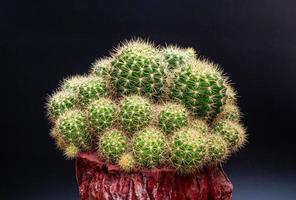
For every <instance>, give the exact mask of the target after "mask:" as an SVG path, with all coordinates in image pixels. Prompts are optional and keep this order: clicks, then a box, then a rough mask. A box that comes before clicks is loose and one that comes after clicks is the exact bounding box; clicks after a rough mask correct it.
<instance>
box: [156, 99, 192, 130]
mask: <svg viewBox="0 0 296 200" xmlns="http://www.w3.org/2000/svg"><path fill="white" fill-rule="evenodd" d="M187 118H188V113H187V111H186V109H185V108H184V107H183V106H182V105H179V104H168V105H165V106H164V107H163V108H162V110H161V111H160V113H159V114H158V127H159V128H160V129H161V130H162V131H164V132H166V133H172V132H173V131H177V130H179V129H180V128H182V127H184V126H185V125H186V124H187V120H188V119H187Z"/></svg>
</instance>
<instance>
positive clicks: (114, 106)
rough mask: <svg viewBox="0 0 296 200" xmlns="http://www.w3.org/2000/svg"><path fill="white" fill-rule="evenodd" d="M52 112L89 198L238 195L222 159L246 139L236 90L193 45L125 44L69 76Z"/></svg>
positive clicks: (55, 133)
mask: <svg viewBox="0 0 296 200" xmlns="http://www.w3.org/2000/svg"><path fill="white" fill-rule="evenodd" d="M47 110H48V116H49V120H50V122H51V123H52V130H51V132H50V135H51V136H52V138H53V139H54V140H55V142H56V145H57V147H58V148H59V149H60V150H61V151H62V152H63V153H64V155H65V156H66V157H67V158H69V159H76V178H77V182H78V185H79V193H80V198H81V199H82V200H87V199H96V200H101V199H108V200H109V199H110V200H111V199H116V200H119V199H133V200H146V199H157V200H162V199H168V200H169V199H175V200H183V199H184V200H185V199H186V200H187V199H191V200H193V199H200V200H206V199H207V200H208V199H213V200H228V199H231V194H232V184H231V182H230V181H229V179H228V178H227V176H226V175H225V173H224V172H223V169H222V167H221V163H222V162H223V161H225V160H226V159H227V158H228V157H229V156H230V155H231V154H232V153H234V152H236V151H238V150H239V149H240V148H241V147H242V146H243V145H244V143H245V140H246V134H245V128H244V127H243V125H242V124H241V122H240V116H241V114H240V110H239V107H238V106H237V102H236V92H235V89H234V88H233V87H232V85H231V83H230V80H229V79H228V78H227V77H226V76H224V74H223V72H222V70H221V69H220V68H219V67H218V66H217V65H216V64H214V63H212V62H210V61H209V60H207V59H204V58H201V57H200V56H198V55H196V52H195V50H194V49H192V48H179V47H176V46H166V47H156V46H155V45H153V44H151V43H150V42H147V41H144V40H141V39H137V40H131V41H128V42H125V43H123V44H120V45H119V47H118V48H117V49H115V50H113V52H112V54H111V56H110V57H107V58H102V59H99V60H97V61H96V62H94V63H93V64H92V66H91V69H90V70H89V73H88V74H87V75H81V76H72V77H69V78H66V79H65V80H64V81H63V82H62V83H61V85H60V87H59V88H58V90H56V92H54V93H53V94H52V95H51V96H49V98H48V101H47Z"/></svg>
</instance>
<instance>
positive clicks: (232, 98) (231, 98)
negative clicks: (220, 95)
mask: <svg viewBox="0 0 296 200" xmlns="http://www.w3.org/2000/svg"><path fill="white" fill-rule="evenodd" d="M226 96H227V99H226V103H229V104H236V103H237V98H236V97H237V94H236V91H235V89H234V88H233V87H232V86H231V85H230V84H227V85H226Z"/></svg>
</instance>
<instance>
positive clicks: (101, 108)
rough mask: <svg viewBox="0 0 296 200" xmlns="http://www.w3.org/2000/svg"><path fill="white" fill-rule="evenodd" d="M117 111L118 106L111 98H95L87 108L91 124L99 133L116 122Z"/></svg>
mask: <svg viewBox="0 0 296 200" xmlns="http://www.w3.org/2000/svg"><path fill="white" fill-rule="evenodd" d="M116 113H117V111H116V106H115V105H114V103H113V102H112V101H111V100H109V99H106V98H101V99H99V100H95V101H94V102H92V103H90V105H89V106H88V108H87V115H88V121H89V126H90V127H91V129H92V130H93V131H95V132H96V133H99V132H100V131H102V130H105V129H106V128H109V127H111V126H112V125H113V124H114V122H115V120H116V117H117V116H116V115H117V114H116Z"/></svg>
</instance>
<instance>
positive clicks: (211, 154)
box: [207, 134, 228, 162]
mask: <svg viewBox="0 0 296 200" xmlns="http://www.w3.org/2000/svg"><path fill="white" fill-rule="evenodd" d="M207 148H208V158H209V161H210V162H222V161H224V160H225V159H226V157H227V155H228V148H227V143H226V141H225V140H224V139H223V137H222V136H220V135H214V134H211V135H209V136H208V138H207Z"/></svg>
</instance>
